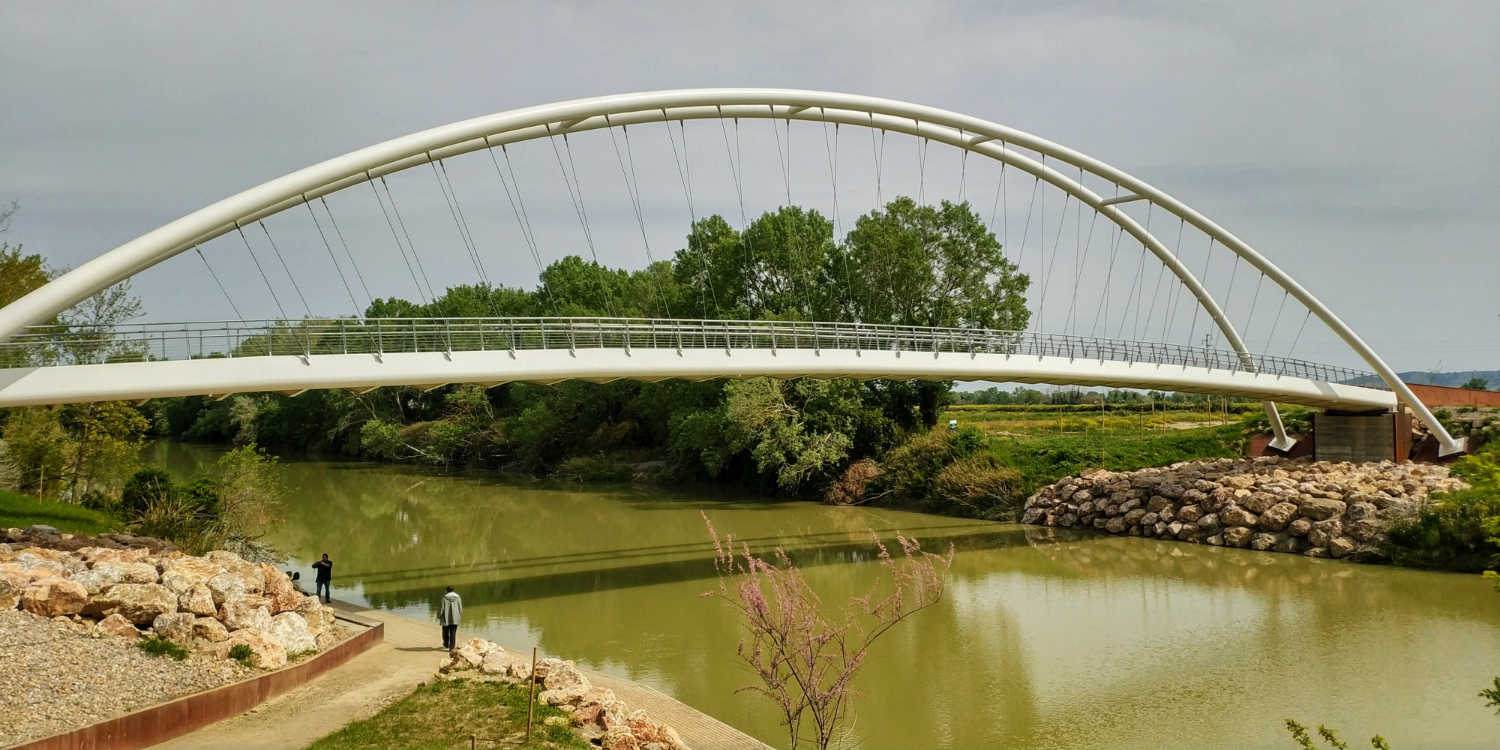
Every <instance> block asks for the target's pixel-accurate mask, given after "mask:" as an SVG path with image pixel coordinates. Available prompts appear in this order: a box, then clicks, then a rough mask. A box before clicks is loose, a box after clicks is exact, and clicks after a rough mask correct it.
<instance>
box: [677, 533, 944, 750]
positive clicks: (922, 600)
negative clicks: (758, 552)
mask: <svg viewBox="0 0 1500 750" xmlns="http://www.w3.org/2000/svg"><path fill="white" fill-rule="evenodd" d="M703 522H704V524H705V525H706V526H707V527H708V535H709V538H710V539H712V540H713V546H714V569H715V571H716V572H717V573H718V578H719V581H718V587H717V589H715V590H712V591H708V592H705V594H704V596H711V597H714V598H717V599H719V600H721V601H723V602H725V603H726V604H728V605H729V606H731V607H732V608H734V609H735V611H737V612H738V613H739V615H740V619H741V622H742V623H743V624H744V626H745V636H744V637H743V638H741V640H740V642H739V645H738V647H737V649H736V650H737V652H738V654H739V656H740V659H741V660H743V661H744V662H745V664H746V665H748V666H749V667H750V669H751V671H753V672H754V673H755V675H756V677H758V678H759V680H760V684H759V685H749V686H746V687H744V688H741V690H749V691H752V692H756V693H760V694H761V695H764V696H766V697H767V698H769V699H770V700H771V701H772V702H774V703H775V704H776V705H777V707H778V708H779V709H780V711H781V714H782V724H783V725H784V726H786V728H787V733H788V736H789V738H790V740H791V747H792V748H796V747H797V746H798V743H799V742H810V743H812V744H813V745H814V746H815V747H817V748H819V750H826V749H827V747H828V746H829V744H830V743H831V742H832V741H833V738H834V736H835V734H836V733H837V730H838V728H839V726H840V724H841V723H842V722H843V720H844V719H845V718H846V717H847V715H848V712H849V705H850V700H851V698H852V696H853V692H854V691H853V690H852V688H851V683H852V682H853V679H854V676H855V674H856V673H858V671H859V668H860V667H861V666H862V665H863V664H864V661H865V655H866V653H867V652H868V651H869V649H870V646H871V645H872V644H874V643H875V641H876V640H877V639H878V638H880V637H881V636H882V635H885V634H886V633H887V632H889V631H890V630H891V628H894V627H895V626H896V625H897V624H899V623H901V622H903V621H905V620H906V619H907V618H909V617H911V616H912V615H914V614H916V613H917V612H919V611H921V610H923V609H926V608H927V607H930V606H932V605H933V604H936V603H937V602H938V600H940V599H941V598H942V595H943V585H944V583H945V581H946V579H947V573H948V569H949V567H950V566H951V565H952V563H953V550H952V548H951V547H950V548H949V550H948V554H946V555H935V554H932V553H930V552H924V551H923V550H922V547H921V545H920V544H918V543H917V541H916V540H914V539H910V538H908V537H906V536H904V535H902V534H900V533H897V535H896V541H897V542H898V543H899V544H900V546H901V555H900V557H893V556H892V555H891V553H890V551H889V550H888V549H887V548H886V545H885V543H884V542H882V541H881V540H880V537H879V536H877V535H876V534H874V532H871V534H870V536H871V539H872V540H873V543H874V545H875V548H876V549H877V550H878V551H879V554H878V560H879V563H880V565H881V567H882V569H883V570H884V572H885V575H884V576H883V577H882V578H881V579H880V580H878V581H876V582H875V583H874V584H872V585H871V587H870V589H869V590H868V591H865V592H864V593H862V594H860V595H858V596H853V597H850V599H849V601H847V602H845V603H844V604H843V606H842V607H840V608H839V609H838V610H837V611H835V612H833V613H830V612H828V611H827V609H826V608H825V606H824V604H823V600H822V599H821V598H820V597H819V596H818V594H817V592H816V591H814V590H813V589H812V587H811V586H809V585H808V583H807V579H806V578H804V577H803V575H802V571H801V570H800V569H799V568H797V566H796V565H794V564H793V563H792V561H791V559H790V558H789V557H787V555H786V552H785V551H784V550H782V549H781V548H779V547H778V548H776V550H775V562H774V563H773V562H769V561H767V560H765V559H763V558H760V557H756V556H755V555H754V554H752V553H751V552H750V548H749V546H748V545H744V544H741V545H740V549H739V550H738V551H736V549H735V542H734V537H733V536H732V535H726V536H724V537H722V538H721V537H720V536H719V533H718V531H717V530H716V529H715V528H714V525H713V523H712V522H711V521H709V519H708V516H707V514H704V515H703ZM806 722H811V725H812V726H811V730H812V735H813V736H812V737H811V738H804V737H802V733H803V730H804V724H805V723H806Z"/></svg>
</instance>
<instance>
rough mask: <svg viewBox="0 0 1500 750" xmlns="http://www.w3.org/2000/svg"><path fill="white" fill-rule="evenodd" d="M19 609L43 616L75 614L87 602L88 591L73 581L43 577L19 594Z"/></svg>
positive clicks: (81, 609)
mask: <svg viewBox="0 0 1500 750" xmlns="http://www.w3.org/2000/svg"><path fill="white" fill-rule="evenodd" d="M20 600H21V609H24V610H26V611H27V612H30V613H32V614H34V615H41V616H43V617H57V616H59V615H76V614H78V613H79V612H82V611H83V607H84V605H85V604H87V603H88V600H89V592H88V590H87V589H85V588H84V587H83V586H81V585H79V584H78V583H77V582H75V581H69V580H67V579H64V578H45V579H42V580H40V581H37V582H35V583H32V584H31V585H29V586H27V587H26V588H25V589H24V590H23V591H22V592H21V596H20Z"/></svg>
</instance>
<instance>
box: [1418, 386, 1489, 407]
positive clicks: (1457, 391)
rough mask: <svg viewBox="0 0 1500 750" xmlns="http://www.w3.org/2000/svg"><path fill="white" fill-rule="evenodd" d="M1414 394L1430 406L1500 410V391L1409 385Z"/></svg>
mask: <svg viewBox="0 0 1500 750" xmlns="http://www.w3.org/2000/svg"><path fill="white" fill-rule="evenodd" d="M1407 387H1408V388H1410V389H1411V392H1412V393H1415V394H1417V398H1420V399H1422V403H1424V404H1427V405H1428V406H1435V407H1444V406H1491V407H1497V408H1500V391H1475V390H1470V389H1468V388H1450V387H1448V386H1445V385H1415V384H1412V383H1407Z"/></svg>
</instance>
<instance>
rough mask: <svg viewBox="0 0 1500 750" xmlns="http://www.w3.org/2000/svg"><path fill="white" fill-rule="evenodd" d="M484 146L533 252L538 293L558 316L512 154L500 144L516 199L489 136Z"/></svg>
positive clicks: (522, 235) (523, 240) (512, 212)
mask: <svg viewBox="0 0 1500 750" xmlns="http://www.w3.org/2000/svg"><path fill="white" fill-rule="evenodd" d="M484 146H485V149H484V150H485V151H486V152H487V153H489V155H490V164H492V165H494V167H495V177H496V178H497V179H499V180H500V187H502V188H504V189H505V201H506V202H507V203H509V204H510V211H511V214H512V215H513V216H515V218H516V229H517V231H519V232H520V233H521V241H522V242H523V243H524V244H525V245H526V248H527V250H529V251H530V252H531V261H532V263H535V264H536V274H537V290H538V293H539V294H541V295H542V296H545V297H546V298H547V302H548V306H550V307H551V308H552V314H553V315H554V316H556V315H557V314H558V310H557V299H556V297H555V296H554V295H553V294H552V293H551V291H549V290H547V289H546V285H544V284H542V274H543V273H545V272H546V267H545V266H544V265H543V263H542V253H541V250H540V249H539V248H538V246H537V241H536V235H535V233H533V232H532V229H531V217H530V216H529V215H528V214H527V213H526V200H525V198H524V196H522V194H521V183H520V182H519V181H517V180H516V170H515V167H514V166H513V165H512V164H511V161H510V152H509V151H508V150H506V148H505V144H503V143H502V144H500V153H501V154H503V155H504V156H505V167H506V169H507V170H508V171H509V172H510V182H511V183H514V184H515V187H516V193H515V196H514V197H512V196H511V191H510V184H509V183H507V182H506V181H505V174H504V173H502V172H501V171H500V161H499V160H498V159H496V158H495V147H494V146H492V145H490V137H489V136H485V137H484Z"/></svg>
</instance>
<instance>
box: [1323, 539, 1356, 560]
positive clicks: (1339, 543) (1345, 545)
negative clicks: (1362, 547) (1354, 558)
mask: <svg viewBox="0 0 1500 750" xmlns="http://www.w3.org/2000/svg"><path fill="white" fill-rule="evenodd" d="M1358 546H1359V545H1357V544H1355V543H1354V540H1353V539H1350V538H1349V537H1347V536H1336V537H1333V538H1332V539H1329V540H1328V556H1329V557H1344V556H1345V555H1348V554H1351V553H1353V552H1354V550H1355V548H1356V547H1358Z"/></svg>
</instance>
